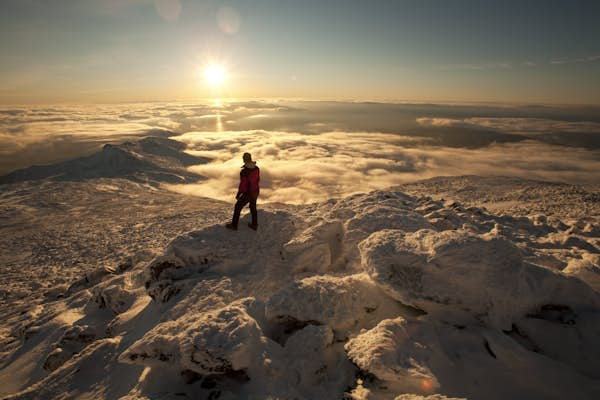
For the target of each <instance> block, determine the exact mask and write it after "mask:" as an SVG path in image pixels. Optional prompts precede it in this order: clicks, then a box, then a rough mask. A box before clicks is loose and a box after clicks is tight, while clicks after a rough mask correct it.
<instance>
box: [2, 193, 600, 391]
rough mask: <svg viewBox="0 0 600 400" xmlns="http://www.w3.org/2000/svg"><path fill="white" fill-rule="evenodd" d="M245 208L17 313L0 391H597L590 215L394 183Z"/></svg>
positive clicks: (598, 325) (596, 249)
mask: <svg viewBox="0 0 600 400" xmlns="http://www.w3.org/2000/svg"><path fill="white" fill-rule="evenodd" d="M247 219H248V216H246V217H244V218H243V219H242V221H241V223H240V227H241V229H240V230H239V231H237V232H232V231H229V230H227V229H225V228H224V226H223V225H222V224H215V225H209V226H206V227H204V228H202V229H197V230H194V231H191V232H188V233H186V234H184V235H181V236H178V237H176V238H174V239H173V240H172V241H171V243H170V244H169V245H168V247H167V248H166V250H165V251H164V252H163V253H162V254H160V255H159V256H157V257H155V258H154V259H152V260H148V261H141V262H138V263H134V264H129V265H124V266H123V267H122V268H117V269H113V270H110V271H106V270H105V269H103V270H101V271H98V272H97V273H95V274H88V277H87V278H86V280H85V281H83V282H80V283H79V284H77V285H73V286H72V287H71V288H70V289H69V290H68V291H67V292H66V293H64V294H63V295H65V296H66V297H65V298H60V297H58V298H57V297H56V296H55V297H50V296H49V298H48V301H47V302H46V303H44V304H41V305H39V306H37V307H36V309H35V310H31V312H30V313H28V314H27V316H26V317H23V316H13V317H11V318H13V319H12V320H11V325H10V326H11V328H10V333H9V335H10V337H11V338H12V340H13V341H16V342H18V344H19V345H18V346H15V347H14V348H15V350H14V351H12V352H11V353H10V354H8V355H7V356H6V357H5V358H4V359H3V360H2V367H1V368H2V369H1V370H0V382H2V383H3V384H4V383H6V382H8V381H9V380H10V379H12V380H13V383H11V385H10V388H11V389H10V390H6V389H4V392H3V393H2V394H3V395H8V396H9V398H24V399H27V398H55V397H59V396H60V397H63V398H77V397H82V396H89V397H96V398H126V399H146V398H175V397H178V398H179V397H181V398H214V399H216V398H219V399H233V398H248V399H264V398H279V399H292V398H293V399H315V398H353V399H384V398H385V399H388V398H402V399H406V398H431V399H434V398H438V399H443V398H446V397H448V398H450V397H454V398H473V399H479V398H486V399H506V398H527V399H548V398H556V399H560V398H565V397H569V398H574V399H592V398H597V397H598V396H600V375H599V374H598V371H599V370H600V368H599V367H600V364H599V360H600V346H599V345H598V343H597V337H598V334H599V333H600V293H599V292H598V290H600V286H598V282H599V280H598V277H599V276H600V268H599V264H600V259H599V258H598V256H599V254H600V242H599V240H600V238H599V235H598V227H597V226H596V225H595V224H596V223H597V222H589V223H588V224H589V226H588V225H586V226H579V225H578V223H577V221H575V222H573V224H572V225H569V224H566V223H565V222H563V221H561V220H560V219H558V218H543V217H542V216H540V215H537V216H531V217H513V216H509V215H497V214H494V213H492V212H489V211H488V210H486V209H484V208H480V207H472V206H471V207H469V206H465V205H462V204H461V203H458V202H455V201H454V202H448V201H441V200H433V199H432V198H430V197H426V196H422V197H414V196H410V195H407V194H405V193H402V192H400V191H392V190H387V191H375V192H371V193H368V194H357V195H353V196H350V197H346V198H343V199H340V200H330V201H327V202H324V203H320V204H315V205H310V206H303V207H277V206H272V207H264V208H262V209H261V210H260V212H259V221H260V222H259V223H260V225H259V230H258V231H257V232H254V231H252V230H250V229H242V227H245V222H246V220H247ZM36 366H37V367H36ZM24 371H25V372H24ZM15 381H16V382H20V383H15ZM5 387H9V386H5ZM420 396H422V397H420Z"/></svg>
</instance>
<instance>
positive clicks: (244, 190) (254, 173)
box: [225, 153, 260, 230]
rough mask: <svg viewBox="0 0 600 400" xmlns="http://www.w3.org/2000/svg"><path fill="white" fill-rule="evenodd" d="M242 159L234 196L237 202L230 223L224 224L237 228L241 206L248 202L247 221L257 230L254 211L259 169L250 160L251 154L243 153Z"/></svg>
mask: <svg viewBox="0 0 600 400" xmlns="http://www.w3.org/2000/svg"><path fill="white" fill-rule="evenodd" d="M243 160H244V165H243V166H242V170H241V171H240V185H239V187H238V192H237V195H236V196H235V198H236V199H237V202H236V203H235V207H234V209H233V218H232V219H231V223H229V224H227V225H225V227H227V228H228V229H233V230H237V228H238V221H239V220H240V213H241V212H242V208H244V207H245V206H246V204H248V203H249V204H250V213H251V214H252V222H250V223H248V226H249V227H250V228H251V229H253V230H257V229H258V215H257V212H256V199H258V194H259V192H260V188H259V183H260V169H259V168H258V166H257V165H256V161H252V155H251V154H250V153H244V156H243Z"/></svg>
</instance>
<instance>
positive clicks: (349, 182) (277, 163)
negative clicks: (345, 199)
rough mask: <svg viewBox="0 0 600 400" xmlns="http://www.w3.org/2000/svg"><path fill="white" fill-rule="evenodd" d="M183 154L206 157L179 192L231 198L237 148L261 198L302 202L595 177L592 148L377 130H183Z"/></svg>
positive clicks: (597, 164) (597, 161) (599, 166)
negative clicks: (410, 185)
mask: <svg viewBox="0 0 600 400" xmlns="http://www.w3.org/2000/svg"><path fill="white" fill-rule="evenodd" d="M175 139H176V140H180V141H182V142H184V143H186V144H187V145H188V149H190V150H189V151H190V153H192V154H195V155H200V156H203V157H209V158H212V159H213V161H212V162H210V163H208V164H204V165H197V166H193V167H191V168H190V170H191V171H192V172H194V173H197V174H200V175H203V176H204V177H206V178H207V179H206V180H205V181H203V182H201V183H198V184H188V185H174V186H171V188H172V189H173V190H176V191H180V192H182V193H186V194H194V195H199V196H207V197H213V198H218V199H221V200H226V201H231V200H232V199H233V196H234V195H235V193H236V191H237V184H238V180H239V178H238V171H239V168H240V166H241V165H242V162H241V156H242V153H243V152H246V151H248V152H250V153H252V155H253V157H254V159H255V160H257V161H258V165H259V166H260V167H261V176H262V180H261V183H262V185H261V186H262V189H261V200H263V201H270V202H285V203H296V204H300V203H309V202H313V201H321V200H327V199H329V198H331V197H341V196H346V195H349V194H353V193H358V192H366V191H370V190H374V189H383V188H387V187H390V186H394V185H398V184H402V183H406V182H411V181H415V180H418V179H425V178H431V177H434V176H441V175H444V176H452V175H508V176H519V177H523V178H527V179H541V180H550V181H563V182H572V183H590V182H596V183H599V182H598V181H599V179H598V175H597V172H598V171H600V157H599V155H598V153H595V152H590V151H589V150H586V149H581V148H574V149H571V150H570V151H568V152H565V149H564V147H562V146H557V145H549V144H541V143H539V142H535V141H524V142H520V143H505V144H494V145H490V146H487V147H486V148H483V149H481V148H480V149H466V148H451V147H440V146H432V145H429V144H428V143H427V140H423V139H421V138H417V139H415V138H413V137H409V136H401V135H395V134H383V133H369V132H363V133H354V132H352V133H351V132H330V133H322V134H314V135H306V134H301V133H289V132H267V131H244V132H221V133H215V132H190V133H186V134H184V135H181V136H179V137H175Z"/></svg>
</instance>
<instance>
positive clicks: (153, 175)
mask: <svg viewBox="0 0 600 400" xmlns="http://www.w3.org/2000/svg"><path fill="white" fill-rule="evenodd" d="M184 149H185V145H184V144H182V143H180V142H177V141H175V140H171V139H167V138H163V137H146V138H144V139H141V140H139V141H137V142H125V143H122V144H117V145H113V144H105V145H104V146H103V147H102V150H101V151H100V152H97V153H95V154H92V155H91V156H87V157H81V158H77V159H74V160H69V161H65V162H62V163H58V164H52V165H34V166H32V167H28V168H24V169H20V170H17V171H14V172H11V173H10V174H8V175H4V176H2V177H0V184H6V183H16V182H22V181H29V180H40V179H45V178H48V179H52V180H59V181H80V180H84V179H92V178H126V179H130V180H133V181H136V182H169V183H184V182H193V181H197V180H199V179H200V178H201V177H200V176H199V175H196V174H194V173H191V172H188V171H187V170H186V169H185V167H187V166H189V165H192V164H202V163H205V162H206V161H207V159H205V158H202V157H196V156H192V155H190V154H187V153H184V152H183V151H184Z"/></svg>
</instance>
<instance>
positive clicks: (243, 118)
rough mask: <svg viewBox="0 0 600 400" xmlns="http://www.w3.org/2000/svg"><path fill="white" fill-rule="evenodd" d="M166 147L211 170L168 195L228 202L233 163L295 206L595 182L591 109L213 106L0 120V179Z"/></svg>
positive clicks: (35, 112)
mask: <svg viewBox="0 0 600 400" xmlns="http://www.w3.org/2000/svg"><path fill="white" fill-rule="evenodd" d="M149 135H161V136H167V137H172V138H175V139H177V140H180V141H182V142H184V143H186V144H187V146H188V151H189V152H190V153H192V154H196V155H200V156H203V157H207V158H209V159H211V161H210V162H209V163H207V164H202V165H196V166H192V167H190V169H191V170H192V171H193V172H196V173H198V174H200V175H202V176H204V177H205V178H206V179H205V180H202V181H201V182H199V183H197V184H189V185H179V186H170V188H172V189H173V190H177V191H181V192H185V193H192V194H197V195H202V196H208V197H214V198H218V199H223V200H231V198H232V196H233V195H234V194H235V192H236V189H237V181H238V171H239V168H240V166H241V156H242V154H243V153H244V152H250V153H252V155H253V157H254V159H255V160H257V162H258V165H259V166H260V168H261V178H262V181H261V183H262V188H261V190H262V191H261V198H262V200H263V201H281V202H292V203H306V202H311V201H316V200H324V199H328V198H331V197H337V196H343V195H347V194H351V193H356V192H364V191H368V190H371V189H378V188H384V187H389V186H392V185H396V184H401V183H404V182H410V181H414V180H418V179H423V178H429V177H433V176H439V175H470V174H473V175H505V176H518V177H523V178H528V179H542V180H549V181H560V182H569V183H594V184H597V183H600V108H599V107H550V106H521V107H517V106H497V105H436V104H389V103H364V102H362V103H359V102H320V101H282V100H278V101H273V100H269V101H268V100H252V101H228V102H224V101H223V102H221V101H212V102H199V103H192V102H188V103H182V102H179V103H135V104H116V105H84V106H52V107H47V106H28V107H11V108H4V109H0V159H1V161H0V174H5V173H8V172H10V171H12V170H15V169H18V168H23V167H27V166H30V165H34V164H45V163H53V162H58V161H63V160H67V159H70V158H74V157H79V156H81V155H86V154H91V153H93V152H94V151H97V150H99V148H100V147H101V146H102V145H103V144H105V143H108V142H110V143H119V142H122V141H126V140H132V139H135V138H139V137H144V136H149Z"/></svg>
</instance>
